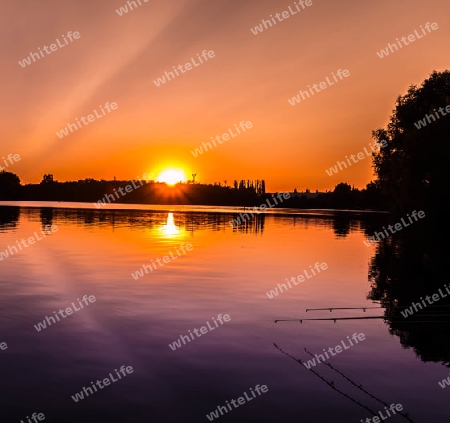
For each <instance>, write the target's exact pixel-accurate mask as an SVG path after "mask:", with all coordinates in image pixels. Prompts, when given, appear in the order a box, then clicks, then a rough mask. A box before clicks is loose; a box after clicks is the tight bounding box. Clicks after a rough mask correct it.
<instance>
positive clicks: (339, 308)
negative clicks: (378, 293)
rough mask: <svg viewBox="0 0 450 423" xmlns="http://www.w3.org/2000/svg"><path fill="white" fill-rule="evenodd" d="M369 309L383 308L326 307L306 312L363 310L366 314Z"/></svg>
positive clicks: (308, 309)
mask: <svg viewBox="0 0 450 423" xmlns="http://www.w3.org/2000/svg"><path fill="white" fill-rule="evenodd" d="M371 308H378V309H380V308H383V307H326V308H307V309H306V311H307V312H308V311H318V310H330V312H331V311H332V310H363V311H364V312H366V310H368V309H371Z"/></svg>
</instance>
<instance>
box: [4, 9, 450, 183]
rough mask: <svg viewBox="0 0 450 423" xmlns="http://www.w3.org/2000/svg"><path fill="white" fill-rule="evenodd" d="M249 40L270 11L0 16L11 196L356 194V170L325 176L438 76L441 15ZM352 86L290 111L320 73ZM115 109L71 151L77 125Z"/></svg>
mask: <svg viewBox="0 0 450 423" xmlns="http://www.w3.org/2000/svg"><path fill="white" fill-rule="evenodd" d="M312 2H313V4H312V6H310V7H307V8H306V9H305V10H302V11H301V12H300V13H297V14H296V15H294V16H291V17H290V18H289V19H286V20H283V21H282V22H278V23H277V24H276V25H274V26H273V27H272V28H268V29H265V30H264V31H263V32H262V33H259V34H258V35H253V33H252V32H251V31H250V28H253V27H254V26H256V25H258V24H260V23H261V20H262V19H269V17H270V15H271V14H272V15H275V13H281V12H283V11H285V10H288V7H289V6H291V8H293V9H294V10H295V6H294V3H295V1H290V0H286V1H281V0H265V1H264V2H261V1H258V0H245V1H242V0H239V1H238V0H215V1H210V0H189V1H187V0H185V1H182V0H178V1H176V2H167V1H164V0H151V1H149V2H147V3H145V2H144V0H141V3H142V5H141V6H139V7H137V8H136V9H135V10H133V11H130V12H129V13H127V14H124V15H123V16H119V15H118V14H117V13H116V11H115V10H116V9H118V8H119V7H121V6H123V5H125V4H126V1H125V0H110V1H107V2H106V1H104V2H93V1H92V0H58V1H56V0H47V1H46V2H44V3H43V2H38V3H35V2H27V1H25V2H17V1H14V0H6V1H4V2H3V3H2V5H3V7H2V14H1V16H0V27H1V28H2V37H0V47H1V50H0V51H1V52H2V53H1V54H2V66H1V68H0V75H1V76H0V81H1V82H0V84H1V100H0V107H1V110H0V116H1V122H2V131H1V143H0V145H1V149H0V150H1V151H0V155H1V156H7V155H8V154H9V153H13V154H15V153H17V154H20V156H21V157H22V160H21V161H20V162H18V163H15V164H14V165H11V166H10V167H9V168H8V169H7V170H9V171H12V172H14V173H17V174H18V175H19V176H20V178H21V180H22V182H23V183H29V182H34V183H36V182H39V181H40V180H41V179H42V176H43V174H44V173H53V175H54V177H55V179H57V180H60V181H64V180H78V179H84V178H86V177H93V178H97V179H100V178H104V179H112V178H113V177H114V176H116V177H117V179H131V178H136V177H137V176H141V175H142V174H143V173H144V172H148V173H150V172H153V173H157V172H159V171H160V170H162V169H163V168H165V167H170V166H174V167H181V168H183V169H184V170H185V171H186V173H187V174H189V175H190V174H191V173H197V178H196V179H197V180H198V181H199V182H207V183H208V182H214V181H223V180H227V181H228V183H229V184H230V183H231V182H232V181H233V179H265V180H266V185H267V189H268V190H269V191H285V190H289V191H292V190H293V189H294V188H297V189H298V190H304V189H305V188H310V189H311V190H315V189H319V190H325V189H330V188H332V187H333V186H334V185H335V184H336V183H338V182H341V181H346V182H349V183H350V184H353V185H355V186H356V187H359V188H362V187H364V186H365V184H366V183H367V182H369V181H370V180H371V179H372V170H371V160H370V159H369V158H367V159H364V160H362V161H361V162H359V163H357V164H353V165H352V166H351V167H350V168H348V169H346V170H343V171H340V172H339V173H338V174H337V175H333V176H328V175H327V174H326V172H325V170H326V169H328V168H329V167H330V166H333V165H334V164H336V161H337V160H344V158H345V156H346V155H350V154H357V153H358V152H360V151H362V149H363V147H367V146H368V144H369V142H372V140H371V131H372V130H373V129H377V128H378V127H380V126H384V125H385V124H386V123H387V121H388V118H389V115H390V113H391V110H392V108H393V106H394V102H395V99H396V97H397V96H398V95H399V94H404V93H405V92H406V90H407V88H408V86H409V85H410V84H419V83H421V82H422V81H423V79H425V78H426V77H427V76H428V75H429V74H430V73H431V71H433V70H443V69H445V68H449V67H450V66H449V60H448V49H449V46H450V31H449V24H450V22H449V12H450V5H449V3H448V0H428V1H426V2H425V1H418V0H397V1H395V2H392V0H380V1H377V2H368V1H359V0H341V1H336V0H313V1H312ZM427 22H430V23H432V22H436V23H437V24H438V25H439V29H437V30H436V31H432V33H430V34H429V35H427V36H424V37H423V38H422V39H419V40H416V41H415V42H413V43H411V44H410V45H408V46H405V47H403V48H402V49H401V50H400V51H398V52H395V53H393V54H391V55H389V56H388V57H385V58H383V59H380V58H379V57H378V56H377V54H376V52H377V51H379V50H381V49H383V48H385V47H386V46H387V44H388V43H394V42H395V39H396V38H397V37H398V38H400V37H402V36H408V35H409V34H413V33H414V30H419V29H420V25H425V24H426V23H427ZM68 31H72V32H75V31H78V32H79V33H80V35H81V37H80V38H79V39H78V40H74V41H73V42H71V43H69V44H68V45H66V46H65V47H63V48H60V49H58V50H57V51H54V52H52V53H51V54H48V55H47V54H46V55H45V56H44V57H43V58H42V59H40V60H37V61H36V62H35V63H32V64H31V65H29V66H26V67H24V68H22V67H21V66H20V65H19V64H18V61H21V60H23V59H24V58H26V57H27V56H28V55H29V54H30V52H37V51H38V47H40V48H41V49H42V48H43V46H45V45H47V46H49V45H50V44H52V43H55V40H56V39H57V38H58V37H59V39H60V40H62V34H64V35H66V34H67V33H68ZM203 50H207V51H210V50H213V51H214V53H215V57H214V58H210V59H208V61H206V62H205V63H203V64H201V65H200V66H198V67H195V68H193V69H192V70H189V71H187V72H186V73H185V74H183V75H180V76H179V77H176V78H174V79H173V80H171V81H169V82H168V83H166V84H163V85H161V86H160V87H157V86H156V85H155V84H154V83H153V80H155V79H156V78H158V77H160V76H162V75H163V73H164V72H165V71H170V70H173V69H172V66H174V65H176V66H177V65H179V64H185V63H187V62H189V61H190V59H191V58H192V57H194V58H196V57H197V53H201V52H202V51H203ZM339 69H342V70H344V69H348V70H349V71H350V76H349V77H347V78H344V79H343V80H342V81H340V82H339V83H336V84H335V85H334V86H331V87H328V88H327V89H324V90H323V91H322V92H320V93H317V94H315V95H314V96H312V97H311V98H309V99H307V100H305V101H302V102H301V103H300V104H297V105H295V106H291V105H290V104H289V103H288V99H290V98H292V97H294V96H295V95H297V94H298V92H299V90H300V89H302V90H306V89H307V86H308V85H311V84H313V83H317V84H318V83H320V82H322V81H325V78H326V77H327V76H328V77H331V74H332V72H335V73H336V71H337V70H339ZM106 102H110V103H112V102H116V103H117V105H118V109H117V110H115V111H112V112H111V113H109V114H108V113H107V115H106V116H104V117H102V118H101V119H97V120H95V121H93V122H92V123H90V124H89V125H88V126H83V127H82V128H80V129H79V130H78V131H76V132H74V133H71V134H70V135H68V136H66V137H63V138H61V139H60V138H59V137H58V136H57V135H56V132H57V131H60V130H61V129H63V128H64V127H66V125H67V124H68V123H69V122H75V118H79V119H80V118H81V116H87V115H89V114H91V113H93V110H94V109H96V110H97V111H98V112H99V111H100V108H99V105H102V106H103V105H104V104H105V103H106ZM241 121H251V122H252V124H253V128H252V129H249V130H247V131H246V132H245V133H242V134H241V135H239V136H237V137H235V138H232V139H230V140H227V141H226V142H224V143H223V144H222V145H218V146H217V147H215V148H213V149H212V150H211V151H208V152H205V153H204V154H202V155H199V156H198V157H196V158H195V157H194V156H193V155H192V154H191V150H193V149H195V148H196V147H198V146H199V145H200V144H201V143H202V142H206V141H210V137H211V136H213V137H215V136H216V135H221V134H223V133H225V132H227V130H228V128H234V124H237V123H239V122H241Z"/></svg>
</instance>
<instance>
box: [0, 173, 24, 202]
mask: <svg viewBox="0 0 450 423" xmlns="http://www.w3.org/2000/svg"><path fill="white" fill-rule="evenodd" d="M19 192H20V179H19V177H18V176H17V175H16V174H14V173H11V172H6V171H5V170H2V171H1V172H0V200H15V199H16V198H17V197H18V195H19Z"/></svg>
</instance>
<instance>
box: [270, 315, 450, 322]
mask: <svg viewBox="0 0 450 423" xmlns="http://www.w3.org/2000/svg"><path fill="white" fill-rule="evenodd" d="M424 317H450V314H427V315H425V316H424ZM369 319H384V320H390V321H392V322H396V323H399V322H404V323H449V322H450V321H449V320H421V319H416V320H409V319H408V320H406V318H403V319H399V318H398V317H393V316H365V317H324V318H320V319H319V318H318V319H277V320H275V321H274V322H275V323H278V322H300V323H303V321H307V320H310V321H317V320H332V321H334V323H336V321H337V320H369Z"/></svg>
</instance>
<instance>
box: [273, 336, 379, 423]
mask: <svg viewBox="0 0 450 423" xmlns="http://www.w3.org/2000/svg"><path fill="white" fill-rule="evenodd" d="M273 345H274V346H275V348H276V349H278V350H279V351H281V352H282V353H283V354H285V355H287V356H288V357H290V358H292V359H293V360H294V361H296V362H297V363H299V364H302V365H303V367H304V368H305V369H307V367H306V366H305V365H304V364H303V361H302V360H301V359H297V358H295V357H294V356H292V355H291V354H289V353H287V352H285V351H283V350H282V349H281V348H280V347H279V346H278V345H277V344H276V343H275V342H274V343H273ZM307 370H309V371H310V372H311V373H313V374H314V375H316V376H317V377H318V378H319V379H321V380H322V381H323V382H325V383H326V384H327V385H328V386H329V387H330V388H331V389H334V390H335V391H336V392H338V393H340V394H341V395H343V396H344V397H346V398H348V399H349V400H350V401H352V402H354V403H355V404H358V405H359V406H360V407H362V408H365V409H366V410H367V411H368V412H369V413H372V414H373V415H374V416H377V415H378V414H377V413H375V412H374V411H373V410H371V409H370V408H369V407H366V406H365V405H364V404H362V403H360V402H359V401H357V400H355V399H354V398H352V397H350V396H349V395H347V394H346V393H345V392H342V391H341V390H340V389H338V388H336V386H334V382H333V381H328V380H326V379H325V378H324V377H323V376H322V375H320V373H318V372H316V371H315V370H313V369H311V368H309V369H307Z"/></svg>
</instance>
